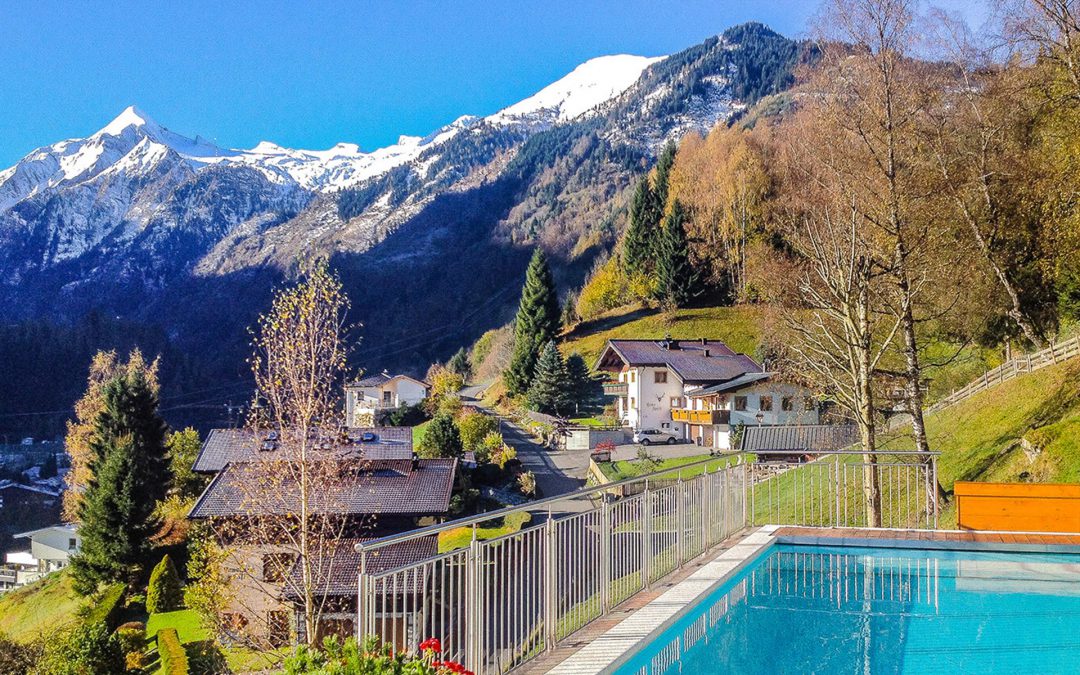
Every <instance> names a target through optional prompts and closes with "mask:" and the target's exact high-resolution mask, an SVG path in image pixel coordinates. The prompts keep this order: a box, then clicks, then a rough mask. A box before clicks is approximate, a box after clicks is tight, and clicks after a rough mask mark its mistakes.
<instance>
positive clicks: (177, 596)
mask: <svg viewBox="0 0 1080 675" xmlns="http://www.w3.org/2000/svg"><path fill="white" fill-rule="evenodd" d="M183 603H184V591H183V587H182V586H181V584H180V575H179V574H177V572H176V566H175V565H173V561H172V558H170V557H169V554H168V553H166V554H165V556H164V557H163V558H162V559H161V562H159V563H158V564H157V565H156V566H155V567H154V571H153V572H151V573H150V585H149V586H147V587H146V611H148V612H150V613H151V614H157V613H158V612H172V611H174V610H177V609H180V608H181V607H183Z"/></svg>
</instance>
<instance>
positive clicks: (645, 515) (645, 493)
mask: <svg viewBox="0 0 1080 675" xmlns="http://www.w3.org/2000/svg"><path fill="white" fill-rule="evenodd" d="M641 511H642V514H641V515H642V518H641V555H642V556H643V557H642V559H641V575H642V576H643V577H644V579H643V581H644V586H645V588H646V589H649V588H652V557H653V554H652V548H653V547H652V493H651V492H650V491H649V480H648V479H645V489H644V490H642V492H641Z"/></svg>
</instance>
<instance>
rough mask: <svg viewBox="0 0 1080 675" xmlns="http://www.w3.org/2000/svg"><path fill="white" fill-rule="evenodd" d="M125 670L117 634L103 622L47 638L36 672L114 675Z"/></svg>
mask: <svg viewBox="0 0 1080 675" xmlns="http://www.w3.org/2000/svg"><path fill="white" fill-rule="evenodd" d="M126 669H127V663H126V660H125V658H124V650H123V647H122V646H121V643H120V637H119V636H117V635H116V634H115V633H112V632H110V631H109V627H108V626H107V625H105V622H104V621H97V622H93V623H81V624H79V625H78V626H77V627H75V629H74V630H72V631H70V632H69V633H66V634H65V635H63V636H62V637H60V638H59V639H55V640H50V641H49V642H48V643H47V645H46V648H45V654H44V655H43V656H42V658H41V660H40V661H39V662H38V664H37V666H36V667H35V668H34V670H33V671H32V672H34V673H35V675H90V674H93V675H97V674H98V673H101V674H102V675H106V674H107V675H114V674H115V673H123V672H125V670H126Z"/></svg>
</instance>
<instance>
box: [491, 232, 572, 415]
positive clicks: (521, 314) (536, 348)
mask: <svg viewBox="0 0 1080 675" xmlns="http://www.w3.org/2000/svg"><path fill="white" fill-rule="evenodd" d="M561 330H562V323H561V316H560V308H559V298H558V295H557V294H556V291H555V280H554V278H553V277H552V275H551V268H550V267H549V266H548V262H547V256H545V255H544V252H543V250H541V249H540V248H539V247H537V249H536V251H534V252H533V256H532V260H531V261H530V262H529V267H528V269H527V270H526V272H525V285H524V287H523V288H522V290H521V303H520V305H519V306H518V312H517V317H516V318H515V319H514V353H513V356H512V357H511V359H510V365H509V366H508V367H507V369H506V371H505V373H504V379H505V382H506V388H507V390H508V391H509V392H510V394H511V395H518V394H523V393H525V392H526V391H528V389H529V385H530V384H532V380H533V375H534V372H535V368H536V360H537V358H538V355H539V352H540V350H541V349H542V348H543V346H544V345H546V344H547V343H548V342H551V341H552V340H554V339H555V338H557V337H558V336H559V332H560V331H561Z"/></svg>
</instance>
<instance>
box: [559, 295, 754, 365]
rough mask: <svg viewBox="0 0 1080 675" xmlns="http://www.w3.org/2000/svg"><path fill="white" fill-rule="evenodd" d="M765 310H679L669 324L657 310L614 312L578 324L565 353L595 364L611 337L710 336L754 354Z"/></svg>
mask: <svg viewBox="0 0 1080 675" xmlns="http://www.w3.org/2000/svg"><path fill="white" fill-rule="evenodd" d="M761 325H762V311H761V310H760V309H759V308H757V307H753V306H741V307H700V308H694V309H680V310H678V312H677V313H676V315H675V320H674V321H673V322H672V323H671V324H670V325H668V324H667V323H666V322H665V321H664V317H663V315H662V314H660V313H658V312H655V311H642V310H639V311H632V312H623V313H613V314H611V315H609V316H606V317H603V318H600V319H596V320H594V321H589V322H586V323H583V324H581V325H579V326H578V327H577V328H575V329H574V330H573V331H572V332H571V333H570V334H569V335H567V336H566V337H565V339H564V342H563V353H565V354H572V353H573V352H579V353H580V354H581V355H582V356H584V357H585V361H586V362H587V363H589V364H590V365H592V363H593V362H595V361H596V358H597V357H598V356H600V350H602V349H603V347H604V345H605V344H606V343H607V341H608V340H610V339H612V338H662V337H664V336H665V335H666V334H668V333H670V334H671V336H672V337H673V338H677V339H690V338H699V337H708V338H713V339H718V340H723V341H724V342H725V343H726V344H727V345H728V346H729V347H731V348H732V349H734V350H735V351H737V352H743V353H745V354H750V355H751V356H752V355H753V354H754V350H755V349H757V346H758V345H759V344H760V343H761Z"/></svg>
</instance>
